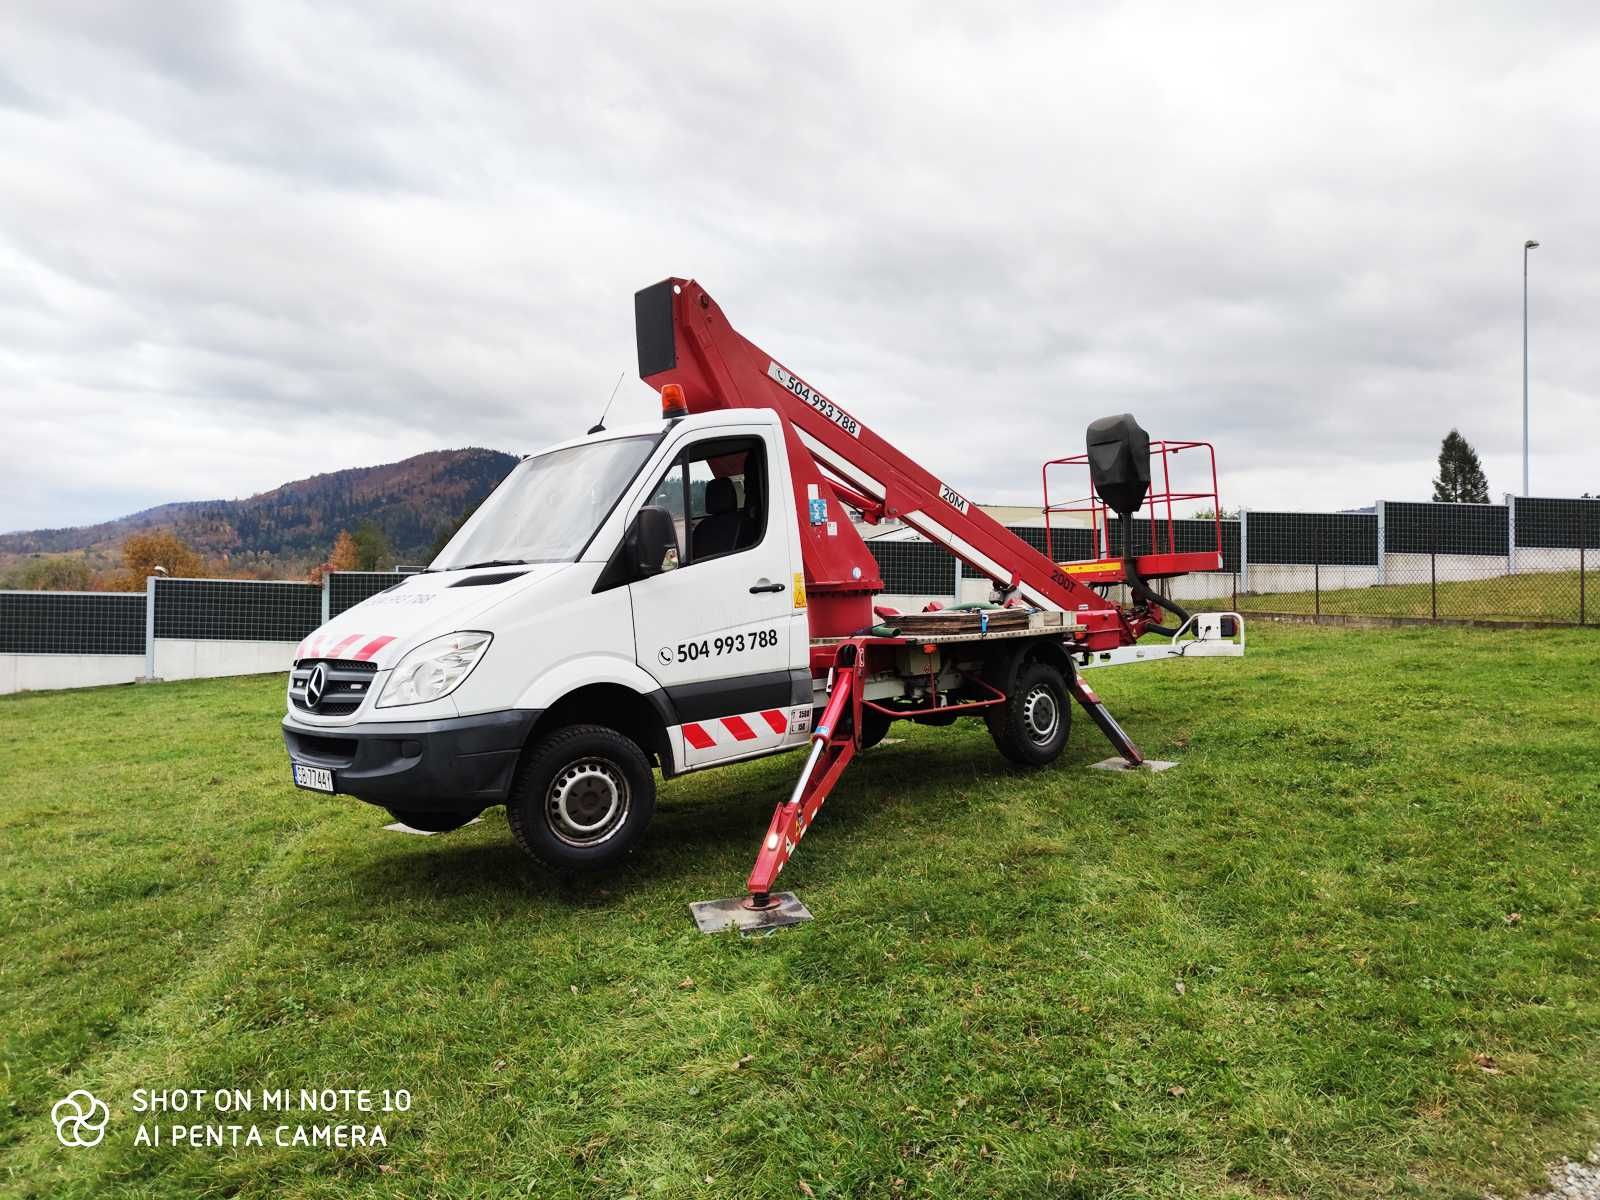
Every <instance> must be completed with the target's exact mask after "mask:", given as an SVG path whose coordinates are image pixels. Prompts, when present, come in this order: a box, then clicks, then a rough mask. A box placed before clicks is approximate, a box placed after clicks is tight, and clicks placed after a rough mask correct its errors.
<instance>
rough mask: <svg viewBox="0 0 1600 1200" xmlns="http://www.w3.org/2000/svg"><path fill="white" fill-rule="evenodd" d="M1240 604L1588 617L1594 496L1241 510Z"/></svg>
mask: <svg viewBox="0 0 1600 1200" xmlns="http://www.w3.org/2000/svg"><path fill="white" fill-rule="evenodd" d="M1240 524H1241V527H1242V538H1243V543H1244V547H1245V553H1244V562H1243V563H1242V564H1241V566H1240V570H1239V574H1238V575H1237V577H1236V579H1235V581H1234V588H1235V596H1234V603H1235V605H1236V607H1237V608H1238V609H1239V611H1241V612H1252V611H1253V612H1280V613H1290V614H1305V615H1311V616H1321V615H1328V616H1380V617H1406V618H1419V619H1424V620H1434V621H1460V620H1468V621H1536V622H1550V623H1554V624H1587V623H1596V621H1597V617H1596V615H1595V613H1594V612H1593V605H1592V604H1591V603H1590V596H1589V592H1590V585H1591V581H1590V578H1589V575H1590V570H1589V568H1590V566H1591V565H1592V563H1591V558H1592V552H1593V551H1594V550H1595V549H1597V548H1600V500H1595V499H1588V498H1583V499H1554V498H1547V497H1521V496H1508V497H1506V501H1505V503H1503V504H1432V503H1417V502H1410V501H1380V502H1379V503H1378V504H1377V505H1376V506H1375V509H1374V511H1373V512H1371V513H1266V512H1254V511H1252V512H1246V513H1243V514H1241V518H1240Z"/></svg>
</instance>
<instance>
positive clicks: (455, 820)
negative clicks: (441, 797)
mask: <svg viewBox="0 0 1600 1200" xmlns="http://www.w3.org/2000/svg"><path fill="white" fill-rule="evenodd" d="M384 810H385V811H386V812H387V813H388V814H389V815H390V816H391V817H393V818H394V819H395V820H396V821H399V822H400V823H401V824H402V825H409V826H411V828H413V829H420V830H422V832H424V833H449V832H450V831H451V830H452V829H460V828H461V827H462V826H463V825H465V824H466V823H467V822H468V821H473V820H476V819H477V817H478V815H479V814H480V813H481V812H483V809H481V808H478V809H469V810H467V811H461V810H459V809H453V808H389V807H388V805H385V806H384Z"/></svg>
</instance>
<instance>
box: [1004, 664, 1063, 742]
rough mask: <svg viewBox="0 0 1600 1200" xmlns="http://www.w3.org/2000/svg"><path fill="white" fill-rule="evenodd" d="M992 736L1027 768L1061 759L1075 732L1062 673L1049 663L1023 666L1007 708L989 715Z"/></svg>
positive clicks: (1007, 701)
mask: <svg viewBox="0 0 1600 1200" xmlns="http://www.w3.org/2000/svg"><path fill="white" fill-rule="evenodd" d="M985 719H986V721H987V723H988V725H989V735H990V736H991V737H992V738H994V744H995V746H996V747H997V748H998V749H999V751H1000V753H1001V754H1003V755H1005V757H1006V758H1008V759H1010V760H1011V761H1012V762H1014V763H1017V764H1019V765H1021V766H1024V767H1042V766H1045V765H1047V764H1049V763H1052V762H1054V761H1055V760H1056V758H1057V757H1059V756H1060V754H1061V751H1062V750H1063V749H1064V748H1065V747H1066V744H1067V733H1068V731H1069V730H1070V729H1071V728H1072V702H1071V698H1070V697H1069V696H1068V695H1067V684H1066V680H1064V679H1063V678H1062V677H1061V672H1060V671H1058V670H1056V669H1055V668H1054V667H1052V666H1050V665H1049V664H1047V663H1041V662H1029V663H1024V664H1023V665H1022V666H1021V667H1020V668H1019V669H1018V671H1017V678H1016V681H1015V683H1014V684H1013V686H1012V688H1011V693H1010V695H1008V696H1007V697H1006V702H1005V703H1004V704H996V705H994V706H993V707H992V708H989V709H988V710H987V711H986V714H985Z"/></svg>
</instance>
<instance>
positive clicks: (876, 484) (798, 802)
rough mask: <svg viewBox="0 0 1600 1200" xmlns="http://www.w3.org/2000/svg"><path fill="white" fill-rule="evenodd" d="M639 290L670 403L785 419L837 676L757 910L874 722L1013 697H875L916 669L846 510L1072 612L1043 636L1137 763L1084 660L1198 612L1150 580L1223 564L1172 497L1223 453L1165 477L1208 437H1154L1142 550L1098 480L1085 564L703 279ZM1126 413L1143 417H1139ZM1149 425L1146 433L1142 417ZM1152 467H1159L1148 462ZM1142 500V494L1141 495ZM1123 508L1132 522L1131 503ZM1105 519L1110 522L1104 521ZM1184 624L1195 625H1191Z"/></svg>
mask: <svg viewBox="0 0 1600 1200" xmlns="http://www.w3.org/2000/svg"><path fill="white" fill-rule="evenodd" d="M634 304H635V321H636V326H637V334H638V342H639V366H640V375H641V377H642V378H643V379H644V380H645V382H647V383H649V384H650V385H651V386H653V387H655V388H657V389H658V390H659V391H661V392H662V396H663V406H664V408H665V409H666V410H668V411H669V412H670V411H678V410H680V409H681V410H682V411H686V412H693V413H700V412H707V411H710V410H713V409H717V408H768V409H772V410H774V411H776V412H777V413H778V414H780V416H781V417H782V418H783V431H784V438H785V442H786V445H787V449H788V457H789V465H790V471H791V475H792V478H793V480H794V486H795V496H794V503H795V506H796V510H797V513H798V517H799V524H800V530H801V538H802V547H803V557H804V564H805V584H806V591H807V594H808V598H809V606H808V611H809V620H810V633H811V667H812V674H813V676H814V677H816V678H817V679H826V680H827V699H826V702H825V703H824V705H823V707H822V710H821V715H820V717H819V718H818V719H817V721H816V723H815V726H814V729H813V733H812V745H811V752H810V755H809V757H808V759H807V762H806V765H805V768H804V770H803V771H802V773H801V776H800V779H799V781H798V782H797V784H796V786H795V789H794V792H793V794H792V795H791V797H790V798H789V800H788V801H786V802H785V803H783V804H780V805H779V806H778V808H777V810H776V811H775V812H774V814H773V817H772V822H771V825H770V826H769V828H768V832H767V836H766V838H765V839H764V841H763V843H762V847H761V850H760V853H759V855H758V857H757V860H756V864H755V868H754V869H753V870H752V872H751V874H750V878H749V883H748V886H749V892H750V895H749V897H748V899H747V900H746V901H745V902H744V904H745V907H746V908H747V909H750V910H754V911H757V912H760V911H762V910H767V909H772V908H774V907H776V906H777V900H776V898H775V897H774V894H773V885H774V883H775V881H776V879H777V875H778V873H779V872H780V871H781V870H782V869H783V866H784V864H785V862H787V861H788V858H789V856H790V855H791V854H792V853H793V852H794V849H795V846H796V844H797V843H798V842H799V841H800V838H801V837H802V836H803V835H804V834H805V832H806V830H807V829H809V828H810V826H811V824H812V821H813V820H814V818H815V816H816V813H817V810H818V808H820V807H821V805H822V803H823V801H824V800H825V799H826V798H827V795H828V793H829V792H830V791H831V790H832V788H833V786H834V784H835V783H836V782H837V781H838V779H839V777H840V775H841V774H842V773H843V771H844V770H845V768H846V767H847V766H848V764H849V762H850V760H851V758H852V757H853V756H854V754H855V753H856V751H857V750H858V749H859V748H861V746H862V741H863V737H864V730H865V729H866V728H867V727H868V725H869V723H871V722H882V721H887V720H891V719H895V718H899V717H913V718H916V719H920V720H924V721H927V722H929V723H945V721H946V719H954V718H955V717H957V716H962V715H981V714H982V711H983V710H984V709H987V708H990V707H992V706H996V705H1002V704H1004V703H1006V700H1007V696H1006V689H1005V688H1004V687H1002V686H999V681H997V680H996V679H994V678H979V677H975V676H973V675H971V674H970V673H969V674H968V675H966V676H965V677H964V683H963V685H962V686H961V687H960V688H959V689H958V690H959V692H960V693H961V694H959V695H955V696H952V695H949V694H940V692H939V690H938V688H937V686H936V685H935V686H933V687H932V688H931V689H921V690H919V692H918V694H917V703H916V704H915V705H911V706H908V705H906V704H903V703H892V702H886V701H884V700H883V699H870V698H868V697H867V696H866V694H865V688H864V683H865V681H866V680H867V679H869V678H873V677H875V676H880V675H883V674H885V673H886V672H891V671H893V670H894V669H895V666H894V664H895V663H899V664H901V666H900V669H902V670H904V662H905V661H906V658H905V654H906V651H907V645H908V639H907V638H905V637H903V636H879V635H876V634H874V633H872V632H870V631H871V630H872V628H873V626H874V625H875V622H876V621H877V617H876V616H875V615H874V608H873V597H874V596H875V595H876V594H877V593H879V592H882V591H883V590H884V584H883V580H882V579H881V578H880V576H879V570H878V565H877V562H876V561H875V560H874V558H873V557H872V555H871V553H870V552H869V551H868V549H867V546H866V543H865V542H864V541H863V540H862V538H861V536H860V535H859V534H858V533H857V531H856V529H855V527H854V525H853V524H852V522H851V521H850V520H849V518H848V514H847V513H846V511H845V510H846V509H851V510H854V511H856V512H859V513H860V514H861V516H862V517H863V519H864V520H865V521H867V522H869V523H876V522H878V521H880V520H883V519H885V518H898V519H899V520H901V521H903V522H904V523H905V524H906V525H908V526H910V527H911V528H912V529H914V530H916V531H917V532H918V533H920V534H922V535H923V536H924V537H926V538H927V539H929V540H930V541H932V542H935V543H937V544H939V545H941V546H943V547H945V548H946V549H947V550H949V551H950V552H951V553H952V554H953V555H955V557H957V558H959V559H960V560H961V561H962V562H963V563H964V564H965V565H966V566H967V567H968V568H969V569H970V570H971V571H973V572H975V573H977V574H979V575H982V576H986V577H988V578H989V579H990V580H992V581H993V582H994V585H995V593H996V596H997V598H998V599H1000V600H1002V601H1004V602H1006V603H1007V604H1010V605H1013V606H1026V607H1028V608H1030V609H1033V610H1042V611H1044V612H1060V613H1063V614H1067V616H1066V617H1065V618H1063V620H1062V622H1061V624H1060V625H1058V626H1055V627H1054V633H1053V634H1049V635H1045V636H1047V637H1050V638H1053V640H1054V642H1055V643H1056V645H1057V647H1058V649H1059V651H1060V654H1061V657H1062V660H1063V666H1064V668H1065V669H1064V671H1063V674H1064V676H1065V677H1066V681H1067V686H1068V688H1069V690H1070V692H1071V694H1072V696H1073V698H1074V699H1076V700H1077V702H1078V703H1079V704H1080V705H1082V706H1083V708H1084V709H1085V710H1086V711H1087V712H1088V713H1089V715H1090V717H1091V718H1092V719H1093V720H1094V721H1095V723H1096V725H1097V726H1098V727H1099V728H1100V729H1101V730H1102V732H1104V733H1105V734H1106V736H1107V737H1108V738H1109V739H1110V741H1111V742H1112V744H1113V745H1114V746H1115V747H1116V749H1117V751H1118V752H1119V754H1121V755H1122V757H1123V758H1124V759H1125V760H1126V761H1127V762H1128V763H1129V764H1132V765H1137V764H1139V763H1140V762H1142V761H1143V756H1142V755H1141V753H1140V751H1139V749H1138V747H1137V746H1135V745H1134V743H1133V742H1132V740H1131V739H1129V737H1128V736H1127V734H1126V733H1124V732H1123V730H1122V729H1121V728H1120V726H1118V724H1117V723H1116V721H1115V720H1114V719H1113V718H1112V717H1111V715H1110V714H1109V713H1108V712H1107V711H1106V709H1105V706H1104V705H1103V704H1102V703H1100V700H1099V698H1098V697H1097V696H1096V695H1095V693H1094V692H1093V690H1091V689H1090V688H1089V687H1088V685H1087V684H1086V683H1084V681H1083V678H1082V675H1081V673H1080V671H1079V670H1078V669H1077V665H1094V664H1093V662H1092V660H1093V659H1094V658H1096V657H1099V658H1101V659H1109V658H1112V657H1113V656H1115V655H1116V654H1117V652H1118V651H1126V650H1127V649H1128V648H1130V647H1133V646H1134V645H1135V643H1137V642H1138V641H1139V639H1140V638H1141V637H1142V636H1143V635H1144V634H1146V633H1147V632H1152V631H1154V632H1159V633H1163V634H1165V635H1167V636H1174V635H1176V634H1178V633H1180V632H1182V630H1176V629H1172V628H1168V627H1165V626H1163V625H1162V623H1161V622H1162V619H1163V618H1164V617H1165V616H1166V614H1167V613H1168V612H1171V613H1174V614H1176V615H1179V616H1184V617H1186V616H1187V614H1184V613H1183V610H1182V609H1181V608H1180V607H1178V606H1176V605H1175V604H1173V603H1171V602H1170V601H1163V599H1162V598H1161V597H1159V596H1158V595H1156V594H1155V593H1154V592H1153V591H1151V590H1150V588H1149V586H1148V585H1147V583H1146V582H1145V581H1146V580H1150V579H1159V578H1167V577H1170V576H1173V575H1177V574H1182V573H1184V572H1186V571H1191V570H1217V569H1220V567H1221V565H1222V561H1221V532H1220V525H1219V526H1218V532H1217V545H1216V547H1215V549H1214V550H1202V551H1198V552H1196V551H1192V550H1191V551H1185V552H1179V551H1178V549H1177V547H1176V545H1175V543H1174V540H1173V535H1172V510H1171V503H1172V501H1174V500H1187V499H1195V498H1199V497H1201V496H1205V497H1207V498H1209V499H1211V501H1212V507H1213V510H1214V511H1216V510H1217V505H1216V503H1215V490H1216V489H1215V473H1214V470H1215V469H1214V466H1213V474H1212V489H1211V492H1210V493H1201V492H1174V491H1173V490H1172V487H1171V484H1170V479H1169V478H1168V468H1167V462H1168V457H1169V455H1171V454H1176V453H1179V452H1180V451H1196V450H1203V451H1204V452H1206V453H1209V452H1210V447H1209V446H1207V445H1206V444H1204V443H1198V442H1187V443H1156V444H1155V445H1156V453H1157V454H1158V455H1159V456H1160V461H1161V463H1162V469H1163V478H1164V479H1168V482H1167V483H1166V489H1165V491H1164V492H1162V493H1159V494H1158V495H1156V496H1152V497H1150V499H1151V501H1152V508H1153V509H1154V507H1155V502H1156V501H1158V500H1162V499H1164V500H1165V501H1166V503H1167V511H1166V517H1167V523H1166V534H1165V537H1164V538H1163V537H1161V536H1160V530H1159V527H1158V526H1159V523H1158V522H1152V523H1151V530H1150V537H1149V539H1148V540H1149V545H1147V546H1145V545H1141V546H1140V547H1138V551H1139V552H1138V553H1135V552H1134V551H1135V547H1134V546H1133V544H1132V541H1131V539H1129V538H1127V537H1125V539H1124V541H1125V546H1124V549H1125V551H1126V553H1125V554H1124V555H1123V557H1122V558H1121V559H1117V558H1114V557H1111V556H1110V555H1109V553H1108V551H1109V549H1110V543H1109V537H1108V534H1107V529H1108V527H1109V519H1108V513H1107V510H1106V503H1105V500H1104V499H1103V498H1101V497H1097V496H1096V495H1095V494H1094V491H1093V490H1092V489H1091V492H1090V495H1089V497H1088V498H1087V499H1086V502H1085V503H1086V509H1087V511H1090V512H1091V513H1093V514H1095V534H1094V536H1095V539H1096V545H1097V551H1098V553H1097V557H1096V558H1095V559H1094V560H1092V561H1090V562H1086V563H1058V562H1056V561H1054V560H1053V559H1052V557H1051V556H1049V555H1047V554H1045V553H1041V552H1040V551H1039V550H1037V549H1035V548H1034V547H1033V546H1032V545H1030V544H1029V543H1028V542H1026V541H1024V540H1023V539H1022V538H1021V537H1019V536H1017V535H1016V534H1015V533H1013V532H1012V531H1011V530H1009V529H1007V528H1006V527H1005V526H1004V525H1002V524H1000V522H998V521H996V520H995V519H994V518H992V517H990V516H989V515H988V514H986V513H984V512H983V511H982V510H981V509H980V508H978V506H977V505H976V504H973V503H972V502H971V501H970V500H969V499H968V498H967V497H966V496H964V495H963V494H962V493H961V492H959V491H957V490H956V489H955V488H954V487H952V486H950V484H949V483H947V482H945V481H944V480H941V479H939V478H938V477H936V476H935V475H934V474H932V473H931V472H930V471H928V470H927V469H926V468H924V467H922V466H921V465H920V464H918V463H917V462H915V461H914V460H912V459H911V458H910V457H908V456H907V455H905V454H904V453H902V452H901V451H899V450H897V449H896V448H895V447H894V446H892V445H891V444H890V443H889V442H888V441H887V440H886V439H884V438H883V437H882V436H881V435H879V434H878V433H877V432H876V431H875V430H873V429H872V428H870V427H869V426H867V425H866V424H865V423H864V422H863V421H861V420H860V419H859V418H858V417H857V416H856V415H854V414H853V413H851V412H849V411H847V410H846V409H845V408H843V407H842V406H840V405H839V404H837V403H835V402H834V401H833V400H831V399H829V398H828V397H826V396H824V395H823V394H822V393H821V392H819V391H817V390H816V389H815V388H813V387H812V386H811V385H810V384H809V383H807V382H806V381H805V380H804V379H803V378H801V376H799V375H798V374H796V373H795V372H794V371H792V370H790V369H789V368H788V367H786V366H784V365H783V364H781V363H779V362H778V361H777V360H776V359H775V358H773V357H772V356H771V355H770V354H768V353H767V352H766V351H764V350H762V349H761V348H760V347H758V346H756V345H755V344H754V343H752V342H750V341H749V340H748V339H746V338H745V337H743V336H742V335H740V334H739V333H738V332H737V331H736V330H735V329H734V328H733V327H732V325H730V324H729V322H728V319H727V318H726V317H725V316H724V315H723V312H722V309H721V308H720V307H718V305H717V303H716V302H715V301H714V300H713V299H712V298H711V297H710V295H708V294H707V293H706V291H705V289H704V288H702V287H701V286H700V285H699V284H698V283H696V282H694V281H693V280H690V279H677V278H674V279H667V280H663V281H662V282H661V283H658V284H655V285H654V286H652V287H649V288H646V289H644V290H643V291H641V292H639V293H637V294H636V296H635V299H634ZM1125 420H1126V421H1127V422H1128V423H1129V424H1132V419H1131V418H1125ZM1097 424H1099V423H1097ZM1132 427H1133V428H1134V429H1137V426H1136V425H1133V426H1132ZM1092 432H1093V427H1091V434H1092ZM1139 434H1140V436H1142V431H1139ZM1093 454H1094V447H1093V446H1092V445H1091V448H1090V454H1089V455H1085V456H1080V457H1079V458H1075V459H1065V460H1055V461H1054V462H1053V463H1052V464H1050V465H1051V466H1060V465H1062V464H1069V465H1090V466H1091V467H1092V466H1093V464H1092V463H1090V462H1089V460H1090V459H1091V458H1092V457H1093ZM1146 457H1147V459H1148V452H1146ZM1047 470H1048V467H1047ZM1144 470H1145V478H1146V480H1148V477H1149V471H1148V465H1147V464H1146V466H1145V467H1144ZM1047 482H1048V479H1047ZM1133 507H1134V508H1137V507H1138V502H1137V501H1135V503H1134V505H1133ZM1045 508H1046V513H1047V518H1046V519H1047V521H1048V514H1049V513H1050V512H1055V513H1058V514H1059V513H1061V512H1065V511H1069V510H1070V508H1071V506H1070V505H1066V504H1058V505H1056V506H1055V507H1053V508H1052V506H1051V505H1050V504H1049V501H1048V498H1047V500H1046V505H1045ZM1129 512H1131V509H1130V510H1129ZM1121 515H1122V517H1123V520H1124V524H1125V526H1126V522H1127V519H1128V515H1129V514H1128V512H1123V513H1121ZM1102 520H1104V522H1105V526H1106V528H1102V526H1101V524H1100V522H1101V521H1102ZM1047 544H1048V543H1047ZM1118 583H1123V584H1128V585H1130V586H1131V587H1132V589H1133V591H1134V594H1135V601H1134V602H1133V603H1130V604H1126V605H1124V604H1119V603H1116V602H1114V601H1113V600H1111V599H1110V598H1109V597H1108V595H1107V591H1108V590H1109V589H1108V588H1107V591H1102V590H1097V588H1096V586H1094V585H1100V586H1101V587H1106V585H1111V584H1118ZM1183 630H1189V625H1188V624H1186V625H1185V626H1184V627H1183ZM1232 632H1233V631H1232V629H1231V628H1228V627H1224V628H1223V630H1222V633H1223V636H1226V637H1231V636H1232ZM913 640H916V639H913ZM968 640H970V639H968ZM959 641H960V639H950V638H940V637H938V636H936V635H929V636H928V638H927V639H926V642H925V644H923V647H922V649H923V651H924V654H925V657H927V658H929V659H930V661H932V660H934V659H937V658H938V657H939V654H940V652H941V650H943V651H953V649H954V646H953V645H952V643H959ZM934 674H936V672H933V673H932V674H930V679H932V678H933V676H934ZM947 693H948V689H947ZM869 714H870V715H869ZM775 923H776V922H775Z"/></svg>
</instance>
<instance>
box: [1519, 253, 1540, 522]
mask: <svg viewBox="0 0 1600 1200" xmlns="http://www.w3.org/2000/svg"><path fill="white" fill-rule="evenodd" d="M1538 248H1539V243H1538V242H1536V241H1534V240H1533V239H1532V238H1529V239H1528V240H1527V241H1525V242H1523V243H1522V494H1523V495H1524V496H1526V495H1527V494H1528V251H1529V250H1537V249H1538Z"/></svg>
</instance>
